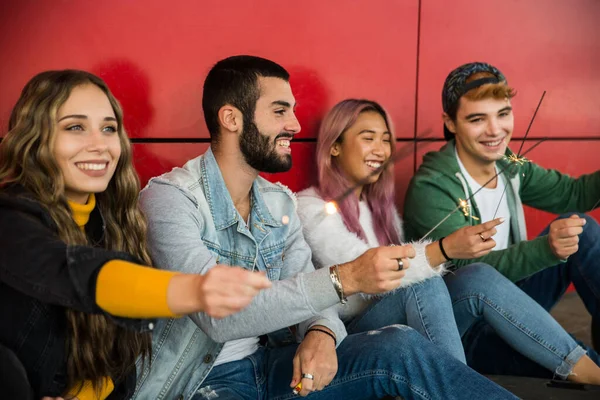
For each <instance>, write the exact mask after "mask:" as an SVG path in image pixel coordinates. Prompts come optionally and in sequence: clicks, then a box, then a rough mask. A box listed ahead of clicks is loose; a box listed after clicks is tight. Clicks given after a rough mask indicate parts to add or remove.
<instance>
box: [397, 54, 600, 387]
mask: <svg viewBox="0 0 600 400" xmlns="http://www.w3.org/2000/svg"><path fill="white" fill-rule="evenodd" d="M514 94H515V92H514V90H513V89H512V88H510V87H509V86H508V84H507V81H506V79H505V77H504V76H503V75H502V73H501V72H500V71H499V70H498V69H496V68H495V67H493V66H491V65H489V64H486V63H469V64H465V65H462V66H460V67H458V68H456V69H455V70H454V71H452V72H451V73H450V74H449V75H448V77H447V78H446V82H445V84H444V88H443V91H442V104H443V109H444V114H443V119H444V137H445V138H446V140H448V143H447V144H446V145H445V146H444V147H442V148H441V149H440V150H439V151H436V152H430V153H428V154H426V155H425V156H424V158H423V164H422V165H421V166H420V167H419V169H418V171H417V173H416V174H415V176H414V177H413V178H412V180H411V183H410V186H409V189H408V192H407V195H406V201H405V206H404V218H405V230H406V235H407V239H409V240H417V239H420V238H421V237H423V236H424V235H425V234H426V233H428V232H429V231H430V230H431V229H432V228H434V227H435V226H436V225H437V224H438V223H439V222H440V221H441V220H442V219H444V217H446V216H447V215H448V214H450V213H451V212H452V211H453V210H454V209H455V208H457V207H458V206H460V207H459V210H458V211H456V212H454V213H452V214H451V216H450V217H449V218H448V219H447V220H446V221H444V222H443V223H442V224H441V225H439V226H438V227H437V228H436V229H435V230H433V231H432V232H431V233H430V235H429V237H430V238H431V239H433V240H440V238H443V237H444V236H446V235H448V234H450V233H452V232H454V231H456V230H457V229H459V228H461V227H463V226H468V225H477V224H480V223H482V222H485V221H487V220H491V219H493V218H495V217H504V218H506V220H507V222H506V223H504V224H501V225H500V226H498V227H497V233H496V235H494V238H493V239H492V238H487V237H481V240H483V241H486V240H494V241H495V242H496V247H495V248H494V251H492V252H490V253H489V254H487V255H486V256H483V257H481V258H480V259H477V260H459V259H454V260H450V261H451V262H452V263H453V264H454V266H455V267H456V268H457V271H455V274H454V275H453V276H452V277H451V278H449V279H448V280H447V283H448V286H449V290H450V294H451V295H452V294H453V284H454V283H451V282H457V281H460V276H461V269H460V268H461V267H463V266H465V265H467V264H471V263H473V262H477V261H480V262H484V263H487V264H489V265H491V266H493V267H494V268H495V269H496V270H498V271H499V272H500V273H502V274H503V275H504V276H506V277H507V278H509V279H510V280H512V281H513V282H515V284H517V285H518V286H519V287H520V288H521V289H522V290H523V291H525V292H526V293H527V294H528V295H529V296H531V297H532V298H533V299H535V300H536V301H537V302H538V303H539V304H540V305H541V306H542V307H544V308H545V309H546V310H548V311H549V310H550V309H551V308H552V307H553V306H554V305H555V304H556V302H557V301H558V299H559V298H560V296H561V295H562V294H563V293H564V292H565V290H566V289H567V287H568V286H569V284H570V283H573V284H574V285H575V288H576V290H577V292H578V293H579V295H580V296H581V298H582V300H583V301H584V303H585V305H586V307H587V309H588V311H589V312H590V313H591V315H592V319H593V323H592V325H593V329H592V330H593V336H594V342H595V343H594V345H595V347H596V349H598V348H599V346H600V340H598V336H600V329H599V328H598V325H599V323H600V227H599V225H598V223H597V222H596V221H595V220H594V219H592V218H590V217H589V216H587V215H585V214H580V213H583V212H587V211H589V210H591V209H592V208H593V207H595V206H597V205H598V202H599V200H600V171H597V172H595V173H593V174H589V175H583V176H581V177H579V178H578V179H574V178H571V177H569V176H567V175H564V174H561V173H560V172H558V171H555V170H547V169H544V168H542V167H540V166H538V165H536V164H535V163H533V162H530V161H528V160H523V159H519V158H518V157H517V155H516V154H515V153H513V152H512V151H511V150H510V149H509V148H508V143H509V141H510V138H511V136H512V133H513V128H514V119H513V113H512V105H511V98H512V97H513V96H514ZM482 187H483V189H482ZM523 204H526V205H528V206H531V207H534V208H538V209H541V210H544V211H548V212H552V213H556V214H564V213H568V214H565V215H561V216H560V217H559V218H558V219H557V220H555V221H554V222H552V223H551V224H550V226H549V227H548V228H546V230H545V231H544V232H542V234H541V235H540V236H538V237H537V238H535V239H533V240H527V232H526V229H525V217H524V212H523ZM480 236H481V235H480ZM440 243H443V242H442V240H440ZM463 280H464V279H463ZM453 300H454V299H453ZM455 312H456V310H455ZM457 318H458V316H457ZM457 322H458V321H457ZM463 344H464V345H465V351H466V353H467V360H468V361H469V363H470V365H471V366H473V367H474V368H475V369H478V370H479V371H480V372H483V373H498V374H501V373H508V374H516V375H517V374H518V375H533V376H540V375H541V376H544V375H545V374H546V372H545V371H544V370H542V369H539V368H537V366H536V365H535V364H533V363H532V362H530V361H528V360H527V359H525V358H524V357H522V356H520V355H519V353H517V352H516V351H515V350H513V349H512V348H510V347H508V346H507V345H506V343H504V342H503V341H502V340H501V339H500V338H499V337H498V336H497V334H496V333H495V332H494V331H493V330H492V329H491V328H490V327H489V325H487V324H486V323H485V322H483V321H479V322H477V323H475V324H474V325H473V326H472V327H471V328H470V329H469V331H468V332H467V333H466V334H465V335H464V336H463ZM590 357H591V358H592V359H593V360H594V361H595V362H596V363H598V361H599V360H598V356H597V354H595V352H593V351H590Z"/></svg>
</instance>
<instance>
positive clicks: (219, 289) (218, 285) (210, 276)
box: [199, 265, 271, 318]
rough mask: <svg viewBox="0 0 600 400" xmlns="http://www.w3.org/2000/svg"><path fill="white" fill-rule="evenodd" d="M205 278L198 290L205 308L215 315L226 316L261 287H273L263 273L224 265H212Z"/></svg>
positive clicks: (243, 305) (207, 311) (238, 309)
mask: <svg viewBox="0 0 600 400" xmlns="http://www.w3.org/2000/svg"><path fill="white" fill-rule="evenodd" d="M203 278H204V279H203V282H202V284H201V288H200V293H199V296H200V298H201V302H202V304H203V307H202V310H203V311H204V312H205V313H206V314H208V315H210V316H211V317H214V318H224V317H226V316H228V315H231V314H233V313H235V312H238V311H240V310H242V309H243V308H245V307H247V306H248V305H249V304H250V303H251V302H252V299H253V298H254V297H255V296H256V295H257V294H258V293H259V292H260V290H263V289H266V288H268V287H270V286H271V282H269V280H268V278H267V277H266V276H265V275H264V274H262V273H256V272H251V271H247V270H245V269H243V268H239V267H230V266H225V265H218V266H215V267H214V268H211V269H210V270H209V271H208V272H207V273H206V274H205V275H203Z"/></svg>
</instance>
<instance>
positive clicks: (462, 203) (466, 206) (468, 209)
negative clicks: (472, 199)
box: [458, 197, 479, 221]
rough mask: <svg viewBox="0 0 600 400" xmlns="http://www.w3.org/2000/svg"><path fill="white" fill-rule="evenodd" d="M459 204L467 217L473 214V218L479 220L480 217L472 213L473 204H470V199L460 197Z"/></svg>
mask: <svg viewBox="0 0 600 400" xmlns="http://www.w3.org/2000/svg"><path fill="white" fill-rule="evenodd" d="M458 206H459V207H460V208H461V210H462V213H463V215H464V216H465V217H468V216H471V218H473V219H474V220H475V221H479V218H477V217H476V216H474V215H471V205H470V204H469V202H468V201H466V200H463V199H461V198H460V197H459V198H458Z"/></svg>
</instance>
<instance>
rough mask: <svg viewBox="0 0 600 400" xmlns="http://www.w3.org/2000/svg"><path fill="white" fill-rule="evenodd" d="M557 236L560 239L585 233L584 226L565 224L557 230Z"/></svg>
mask: <svg viewBox="0 0 600 400" xmlns="http://www.w3.org/2000/svg"><path fill="white" fill-rule="evenodd" d="M555 232H556V233H555V235H554V236H555V237H556V238H558V239H561V238H568V237H572V236H577V235H581V234H582V233H583V227H581V226H565V227H563V228H561V229H557V230H556V231H555Z"/></svg>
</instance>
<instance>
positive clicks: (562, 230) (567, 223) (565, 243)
mask: <svg viewBox="0 0 600 400" xmlns="http://www.w3.org/2000/svg"><path fill="white" fill-rule="evenodd" d="M584 225H585V219H583V218H581V217H579V216H578V215H576V214H574V215H571V217H569V218H563V219H557V220H556V221H554V222H552V223H551V224H550V229H549V232H548V243H550V248H551V249H552V253H554V255H555V256H556V257H558V258H560V259H561V260H566V259H567V258H568V257H569V256H570V255H571V254H574V253H575V252H576V251H577V250H578V249H579V235H580V234H581V233H582V232H583V226H584Z"/></svg>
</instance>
